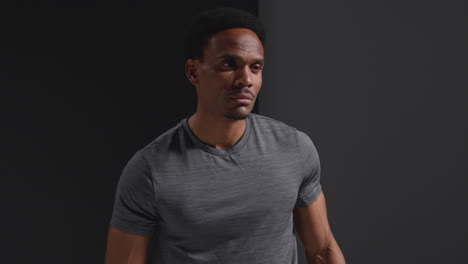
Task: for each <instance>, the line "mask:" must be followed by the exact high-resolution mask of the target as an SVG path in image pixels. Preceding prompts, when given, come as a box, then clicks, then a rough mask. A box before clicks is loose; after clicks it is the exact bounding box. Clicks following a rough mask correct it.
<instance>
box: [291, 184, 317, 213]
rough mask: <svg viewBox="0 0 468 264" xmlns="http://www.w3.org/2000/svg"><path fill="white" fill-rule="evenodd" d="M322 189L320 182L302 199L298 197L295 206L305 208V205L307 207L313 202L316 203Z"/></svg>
mask: <svg viewBox="0 0 468 264" xmlns="http://www.w3.org/2000/svg"><path fill="white" fill-rule="evenodd" d="M321 191H322V186H321V185H320V184H319V185H317V186H316V187H315V189H314V190H313V191H312V192H310V194H309V195H308V196H306V197H304V198H302V199H298V201H297V203H296V205H295V206H294V207H295V208H303V207H307V206H309V205H311V204H312V203H314V202H315V201H316V200H317V198H318V196H319V194H320V193H321Z"/></svg>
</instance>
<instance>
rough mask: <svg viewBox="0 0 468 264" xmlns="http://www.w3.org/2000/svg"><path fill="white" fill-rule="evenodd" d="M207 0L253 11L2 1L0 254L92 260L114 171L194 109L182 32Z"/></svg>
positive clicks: (99, 248) (15, 259) (104, 225)
mask: <svg viewBox="0 0 468 264" xmlns="http://www.w3.org/2000/svg"><path fill="white" fill-rule="evenodd" d="M219 6H233V7H238V8H242V9H245V10H248V11H251V12H252V13H254V14H256V13H257V12H258V10H257V8H258V1H203V2H199V1H183V2H180V1H172V2H171V1H166V2H164V3H161V2H158V1H147V2H144V1H136V2H130V1H129V2H128V3H124V2H115V3H114V5H113V6H98V5H96V4H93V3H91V2H90V1H73V2H70V1H68V2H66V3H61V2H59V1H43V2H37V1H34V2H32V1H31V2H25V3H23V4H21V5H19V4H18V7H17V8H15V9H3V10H2V11H7V12H6V13H9V15H8V16H4V17H2V20H1V21H2V22H1V24H0V32H1V43H0V47H1V49H0V69H1V71H0V81H1V82H0V88H1V94H2V95H1V97H0V100H1V139H2V140H1V153H2V158H1V163H0V164H1V173H2V175H1V176H2V184H1V192H0V196H1V199H0V203H1V204H0V206H1V208H2V220H1V224H2V227H3V228H2V229H3V231H2V235H1V236H2V239H1V241H2V242H1V246H2V261H1V262H2V263H103V262H104V254H105V245H106V239H107V229H108V224H109V220H110V215H111V212H112V205H113V200H114V193H115V187H116V184H117V181H118V178H119V176H120V173H121V171H122V169H123V168H124V166H125V164H126V163H127V161H128V160H129V158H130V157H131V156H132V155H133V154H134V153H135V151H137V150H138V149H140V148H141V147H143V146H145V145H146V144H148V143H149V142H150V141H152V140H153V139H154V138H156V137H157V136H158V135H160V134H161V133H162V132H164V131H165V130H167V129H168V128H170V127H172V126H173V125H175V124H176V123H177V122H178V121H179V120H180V119H182V118H184V117H186V116H187V115H189V114H191V113H193V112H194V111H195V107H196V93H195V88H194V87H192V86H191V85H190V84H189V82H188V81H187V80H186V77H185V73H184V60H183V50H182V47H183V46H182V45H183V33H184V32H185V30H186V28H187V25H188V23H189V21H190V19H191V18H192V17H193V15H194V14H196V13H198V12H199V11H202V10H205V9H207V8H211V7H219ZM37 7H40V8H37ZM10 15H11V16H10ZM255 111H257V110H256V109H255ZM151 257H152V256H150V259H151Z"/></svg>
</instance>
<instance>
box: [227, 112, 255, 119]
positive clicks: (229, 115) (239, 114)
mask: <svg viewBox="0 0 468 264" xmlns="http://www.w3.org/2000/svg"><path fill="white" fill-rule="evenodd" d="M249 114H250V111H249V112H237V113H227V114H224V116H225V117H227V118H229V119H233V120H244V119H246V118H247V116H248V115H249Z"/></svg>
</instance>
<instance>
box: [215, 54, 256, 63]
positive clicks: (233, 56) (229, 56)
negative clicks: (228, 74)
mask: <svg viewBox="0 0 468 264" xmlns="http://www.w3.org/2000/svg"><path fill="white" fill-rule="evenodd" d="M218 58H221V59H234V60H243V59H242V57H241V56H238V55H232V54H224V55H221V56H218ZM264 62H265V59H263V58H255V59H254V63H259V64H263V63H264Z"/></svg>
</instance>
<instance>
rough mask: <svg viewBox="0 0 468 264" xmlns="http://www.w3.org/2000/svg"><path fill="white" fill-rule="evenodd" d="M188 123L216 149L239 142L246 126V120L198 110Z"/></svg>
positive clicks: (227, 147) (193, 130)
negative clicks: (218, 115) (213, 114)
mask: <svg viewBox="0 0 468 264" xmlns="http://www.w3.org/2000/svg"><path fill="white" fill-rule="evenodd" d="M188 124H189V126H190V129H191V130H192V132H193V133H194V134H195V136H196V137H197V138H199V139H200V140H201V141H203V142H204V143H205V144H208V145H210V146H211V147H214V148H216V149H229V148H231V147H232V146H234V145H235V144H236V143H237V142H239V140H240V138H241V137H242V135H243V134H244V131H245V128H246V120H234V119H230V118H227V117H224V116H222V117H216V116H212V115H203V114H201V113H200V112H196V113H195V114H194V115H192V116H191V117H190V118H189V120H188Z"/></svg>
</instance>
